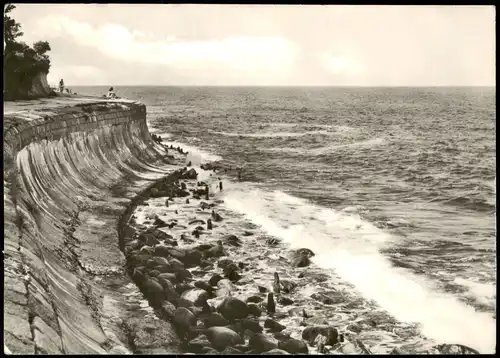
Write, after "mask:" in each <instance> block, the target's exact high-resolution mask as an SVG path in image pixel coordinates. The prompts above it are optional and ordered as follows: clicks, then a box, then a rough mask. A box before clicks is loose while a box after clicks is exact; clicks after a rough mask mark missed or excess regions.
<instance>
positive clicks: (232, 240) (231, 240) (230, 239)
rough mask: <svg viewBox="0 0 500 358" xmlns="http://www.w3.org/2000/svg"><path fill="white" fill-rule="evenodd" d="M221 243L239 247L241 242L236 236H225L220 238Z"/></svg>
mask: <svg viewBox="0 0 500 358" xmlns="http://www.w3.org/2000/svg"><path fill="white" fill-rule="evenodd" d="M222 242H223V243H225V244H227V245H230V246H234V247H241V240H240V239H238V236H236V235H232V234H231V235H226V236H224V237H223V238H222Z"/></svg>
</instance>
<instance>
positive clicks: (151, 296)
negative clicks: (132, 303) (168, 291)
mask: <svg viewBox="0 0 500 358" xmlns="http://www.w3.org/2000/svg"><path fill="white" fill-rule="evenodd" d="M141 288H142V290H143V292H144V295H145V296H146V297H147V299H148V300H149V302H150V303H151V305H152V306H161V304H162V303H163V302H164V301H165V299H166V297H165V293H164V291H163V286H162V285H161V284H160V283H159V282H158V281H157V280H156V279H154V278H152V277H147V278H146V280H145V281H144V283H143V284H142V286H141Z"/></svg>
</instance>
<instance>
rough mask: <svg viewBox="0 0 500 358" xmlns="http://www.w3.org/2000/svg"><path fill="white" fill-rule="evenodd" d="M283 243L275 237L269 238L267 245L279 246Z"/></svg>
mask: <svg viewBox="0 0 500 358" xmlns="http://www.w3.org/2000/svg"><path fill="white" fill-rule="evenodd" d="M280 243H281V241H280V240H279V239H277V238H275V237H269V238H267V239H266V244H268V245H269V246H278V245H279V244H280Z"/></svg>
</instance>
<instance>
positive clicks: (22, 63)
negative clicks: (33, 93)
mask: <svg viewBox="0 0 500 358" xmlns="http://www.w3.org/2000/svg"><path fill="white" fill-rule="evenodd" d="M15 8H16V7H15V6H14V5H12V4H8V5H7V6H6V7H5V12H4V17H3V27H4V42H5V49H4V94H5V97H6V99H21V98H27V97H28V93H29V91H30V89H31V87H32V85H33V79H34V78H35V77H36V76H37V75H38V74H40V73H45V74H47V73H48V72H49V69H50V58H49V56H48V55H47V52H49V51H50V45H49V43H48V42H46V41H38V42H35V43H34V44H33V47H30V46H28V45H27V44H26V43H24V42H22V41H19V42H18V41H16V39H17V38H18V37H21V36H22V35H23V33H22V32H21V24H19V23H18V22H17V21H16V20H14V19H13V18H12V17H11V16H10V15H9V14H10V13H11V11H12V10H14V9H15Z"/></svg>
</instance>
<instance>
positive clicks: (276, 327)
mask: <svg viewBox="0 0 500 358" xmlns="http://www.w3.org/2000/svg"><path fill="white" fill-rule="evenodd" d="M264 328H267V329H268V330H269V331H271V332H281V331H282V330H284V329H285V328H286V327H285V326H283V325H282V324H280V323H278V322H276V321H275V320H273V319H271V318H268V319H266V321H265V322H264Z"/></svg>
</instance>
